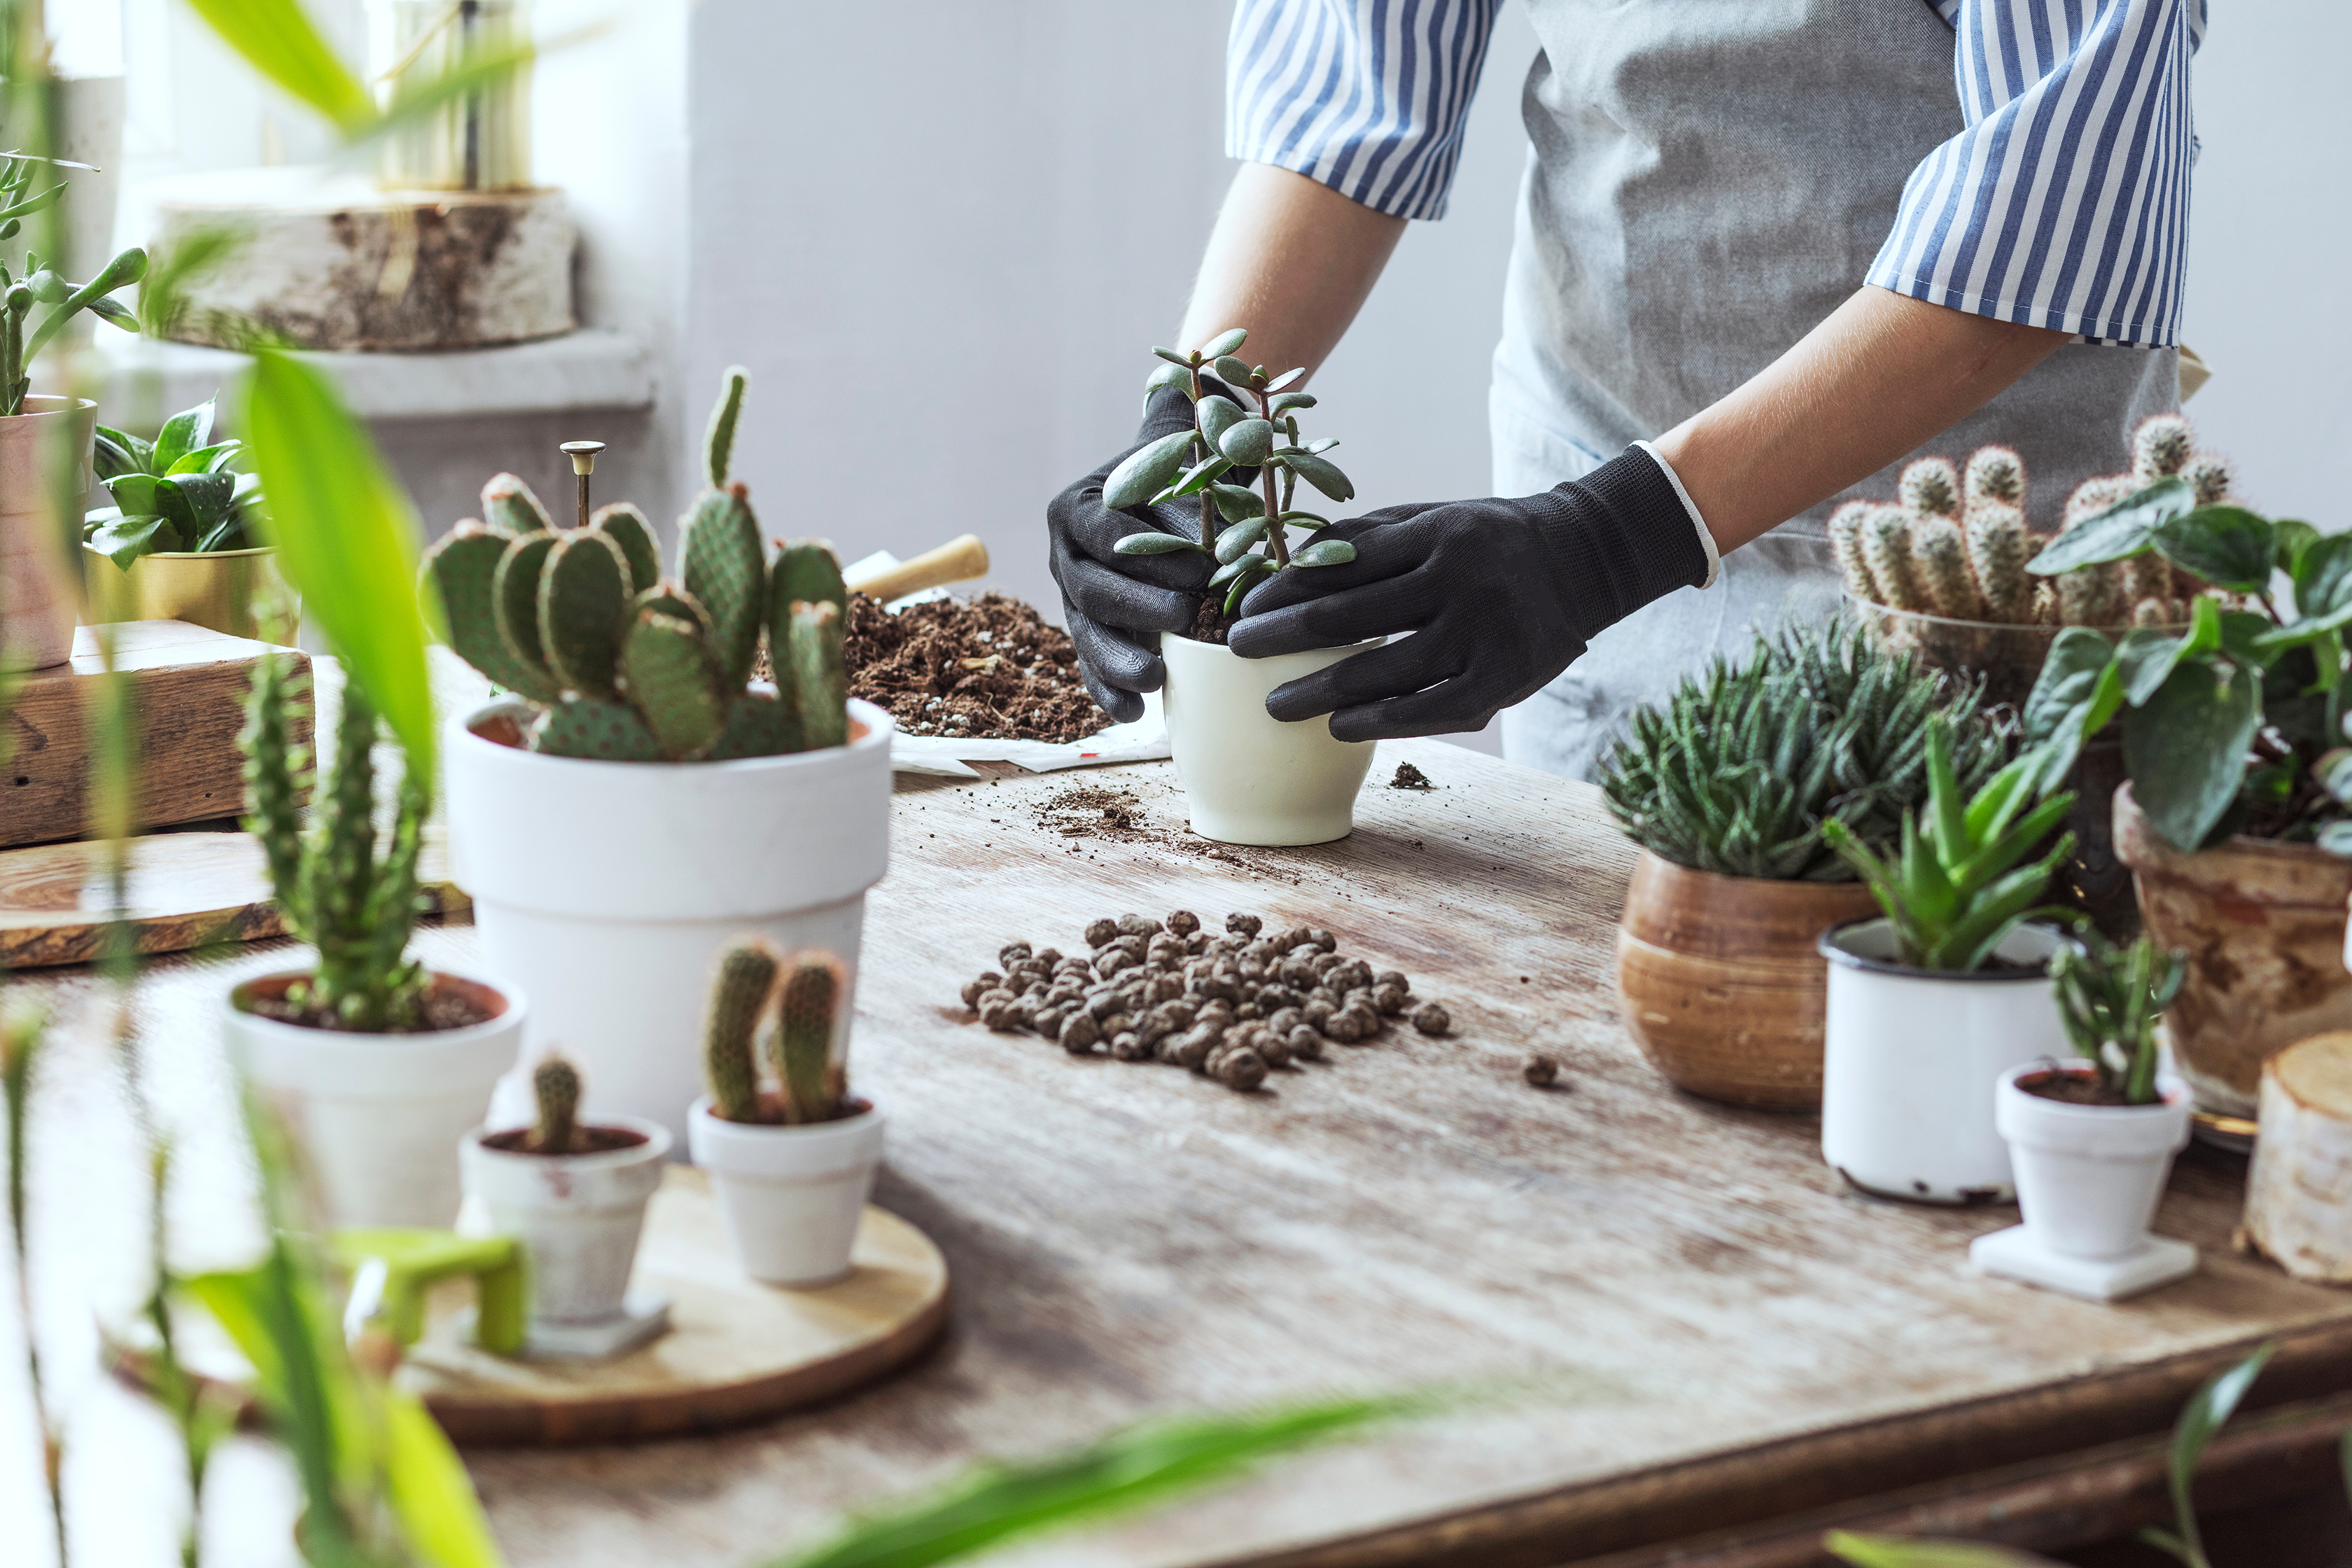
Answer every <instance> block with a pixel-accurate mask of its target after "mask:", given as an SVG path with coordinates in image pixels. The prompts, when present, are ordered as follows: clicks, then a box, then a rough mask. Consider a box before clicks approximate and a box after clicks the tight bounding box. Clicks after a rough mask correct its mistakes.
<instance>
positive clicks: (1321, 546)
mask: <svg viewBox="0 0 2352 1568" xmlns="http://www.w3.org/2000/svg"><path fill="white" fill-rule="evenodd" d="M1248 336H1249V334H1248V333H1247V332H1246V331H1243V330H1242V329H1241V328H1238V327H1236V328H1234V329H1232V330H1230V331H1223V332H1220V333H1219V334H1218V335H1217V336H1216V337H1214V338H1213V339H1212V340H1210V341H1209V342H1207V343H1204V344H1203V345H1202V346H1201V347H1200V348H1198V349H1195V350H1193V351H1192V353H1177V352H1176V351H1175V350H1174V349H1163V348H1155V349H1153V350H1152V351H1151V352H1152V353H1155V354H1158V355H1159V356H1160V358H1161V359H1162V360H1165V361H1166V362H1168V363H1164V364H1162V365H1161V366H1160V368H1159V369H1158V370H1156V371H1154V372H1153V373H1152V374H1151V377H1150V380H1149V381H1148V382H1147V383H1146V384H1145V385H1144V395H1145V396H1146V397H1147V398H1149V397H1150V396H1151V395H1153V394H1154V393H1156V392H1159V391H1160V389H1162V388H1172V389H1173V390H1175V391H1178V392H1181V393H1182V394H1183V395H1185V396H1186V397H1189V398H1190V399H1192V405H1193V424H1192V428H1191V429H1189V430H1179V431H1177V432H1175V433H1174V434H1172V435H1169V436H1163V437H1160V439H1159V440H1157V441H1153V442H1150V444H1148V445H1146V446H1143V447H1139V448H1137V449H1136V450H1135V451H1134V452H1132V453H1130V454H1129V456H1128V457H1127V458H1126V460H1124V461H1123V462H1121V463H1120V464H1119V465H1118V467H1117V468H1113V469H1112V470H1111V471H1110V474H1109V476H1108V478H1107V479H1105V480H1104V481H1103V504H1104V505H1105V506H1108V507H1110V508H1112V509H1113V510H1122V509H1125V508H1129V507H1139V506H1150V507H1155V508H1156V507H1161V506H1166V505H1169V504H1171V503H1172V502H1175V501H1177V500H1181V499H1182V498H1184V497H1187V496H1191V497H1196V498H1198V505H1199V508H1200V518H1199V524H1198V527H1197V528H1196V529H1194V530H1192V531H1191V532H1187V533H1179V532H1171V531H1165V530H1152V531H1145V532H1140V533H1132V534H1129V535H1128V536H1127V537H1126V538H1125V539H1122V540H1120V541H1119V542H1118V551H1119V552H1120V553H1121V554H1125V555H1165V554H1171V553H1174V552H1182V551H1197V552H1202V553H1205V554H1211V555H1213V556H1215V557H1216V561H1217V570H1216V572H1215V573H1214V574H1213V575H1212V576H1211V577H1210V579H1209V593H1210V595H1211V598H1210V600H1209V601H1208V603H1207V604H1206V605H1203V614H1202V619H1201V622H1200V623H1199V624H1197V625H1196V626H1194V627H1193V628H1192V631H1191V632H1163V633H1161V634H1160V658H1161V660H1162V662H1163V663H1164V664H1165V665H1166V667H1167V672H1168V679H1167V685H1166V687H1165V689H1164V697H1163V702H1164V704H1165V709H1166V712H1167V716H1168V744H1169V749H1170V751H1171V752H1172V753H1173V755H1174V757H1175V760H1176V773H1177V776H1178V777H1179V778H1180V779H1181V780H1182V781H1183V784H1184V794H1185V795H1186V797H1187V799H1188V801H1189V802H1190V804H1191V806H1192V831H1193V832H1195V833H1198V834H1200V835H1202V837H1208V838H1215V839H1220V840H1222V841H1223V842H1225V843H1228V844H1258V845H1294V844H1323V843H1328V842H1329V841H1330V840H1332V839H1335V838H1344V837H1347V836H1348V834H1349V832H1350V831H1351V830H1352V829H1353V827H1354V826H1355V801H1356V792H1357V791H1358V790H1359V789H1360V788H1361V787H1362V786H1363V783H1364V774H1365V773H1367V772H1368V771H1369V770H1370V767H1371V765H1372V752H1373V750H1374V748H1375V746H1376V745H1377V744H1378V742H1371V741H1341V740H1339V739H1336V738H1335V737H1334V736H1333V735H1332V733H1331V722H1330V720H1329V718H1328V716H1318V717H1317V718H1313V719H1308V720H1305V721H1299V722H1297V723H1284V722H1282V721H1278V720H1276V719H1275V718H1274V717H1273V716H1272V715H1270V714H1269V713H1267V712H1266V710H1265V699H1266V696H1267V694H1268V693H1269V692H1271V691H1272V690H1273V689H1275V688H1276V687H1277V686H1279V685H1281V684H1282V683H1283V682H1285V681H1286V680H1296V679H1299V678H1300V677H1302V676H1307V675H1312V674H1313V673H1315V672H1316V671H1317V670H1318V669H1324V668H1328V667H1329V666H1331V665H1333V664H1336V663H1338V662H1339V660H1341V659H1343V658H1347V657H1349V655H1350V654H1354V653H1360V652H1361V651H1363V650H1364V649H1366V648H1370V647H1379V646H1380V639H1377V638H1376V639H1374V640H1373V641H1370V642H1365V643H1358V644H1354V645H1352V646H1350V647H1334V648H1316V649H1312V650H1309V651H1307V652H1303V653H1294V654H1284V655H1280V656H1277V657H1276V658H1241V657H1240V656H1239V655H1237V654H1235V653H1234V652H1233V651H1232V650H1231V649H1230V648H1228V647H1225V646H1224V642H1223V635H1224V628H1225V626H1228V625H1230V624H1231V621H1232V617H1233V616H1234V611H1235V610H1236V609H1238V608H1239V607H1240V605H1241V602H1242V597H1243V595H1245V594H1247V593H1248V592H1249V591H1250V590H1251V589H1252V588H1254V587H1255V586H1256V585H1257V584H1260V583H1262V582H1264V581H1265V580H1266V579H1267V578H1268V577H1270V576H1272V575H1274V574H1276V573H1277V572H1285V571H1289V570H1291V569H1292V568H1295V567H1307V568H1312V567H1318V566H1337V565H1339V564H1340V563H1343V562H1348V561H1352V560H1354V559H1355V558H1356V547H1355V546H1354V545H1352V544H1350V543H1349V542H1347V541H1345V540H1342V539H1320V540H1316V541H1313V542H1309V543H1307V544H1304V545H1301V546H1300V547H1299V548H1297V550H1293V549H1292V548H1291V546H1290V532H1289V531H1290V530H1291V529H1293V528H1305V529H1310V530H1311V529H1319V528H1324V527H1328V525H1329V523H1330V519H1328V518H1326V517H1320V516H1318V515H1317V514H1316V513H1314V512H1311V511H1303V510H1297V508H1295V507H1294V506H1293V505H1292V502H1293V501H1294V500H1296V499H1297V488H1298V481H1299V480H1300V479H1305V480H1306V481H1307V483H1308V484H1309V485H1311V486H1313V487H1314V488H1315V489H1318V490H1320V491H1322V492H1323V494H1325V495H1327V496H1328V497H1330V498H1331V499H1332V500H1337V501H1345V500H1353V499H1354V497H1355V494H1356V489H1355V486H1354V484H1353V483H1352V482H1350V481H1349V478H1348V476H1347V475H1346V474H1344V473H1341V472H1340V471H1339V467H1338V465H1336V464H1334V463H1333V462H1331V461H1330V459H1329V458H1326V457H1324V456H1323V454H1324V453H1326V452H1328V451H1329V450H1330V449H1331V448H1332V447H1336V446H1338V445H1339V443H1338V442H1337V441H1333V440H1329V439H1325V440H1319V441H1310V442H1303V443H1302V442H1301V441H1300V439H1299V435H1298V411H1299V410H1300V409H1304V408H1312V407H1314V406H1315V399H1314V397H1313V396H1312V395H1309V394H1307V393H1304V392H1286V391H1284V390H1283V389H1284V388H1285V387H1286V386H1288V385H1290V384H1292V383H1294V382H1296V381H1297V380H1298V378H1299V377H1300V376H1302V375H1304V374H1307V373H1306V371H1305V370H1303V369H1300V370H1290V371H1286V372H1284V373H1283V374H1280V375H1270V374H1267V372H1266V369H1265V366H1264V365H1251V364H1249V363H1246V362H1245V361H1243V360H1240V359H1236V358H1234V353H1235V352H1236V351H1237V350H1239V349H1240V348H1241V346H1242V344H1243V343H1244V342H1245V341H1247V339H1248ZM1209 375H1214V376H1215V377H1217V379H1218V381H1219V382H1221V383H1222V385H1216V384H1210V383H1209V382H1208V381H1207V380H1206V379H1205V378H1206V377H1207V376H1209ZM1253 401H1254V402H1255V408H1254V409H1253V408H1252V407H1251V406H1249V405H1250V404H1251V403H1252V402H1253ZM1277 443H1279V444H1277ZM1252 468H1254V469H1255V470H1256V476H1257V488H1256V489H1251V488H1249V487H1248V486H1246V485H1238V484H1234V483H1231V482H1229V481H1228V480H1227V479H1226V476H1227V475H1229V474H1231V473H1232V472H1234V470H1236V469H1252ZM1219 595H1222V597H1219ZM1194 634H1200V635H1198V636H1196V635H1194Z"/></svg>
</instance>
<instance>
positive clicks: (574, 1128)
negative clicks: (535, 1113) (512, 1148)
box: [530, 1052, 582, 1154]
mask: <svg viewBox="0 0 2352 1568" xmlns="http://www.w3.org/2000/svg"><path fill="white" fill-rule="evenodd" d="M530 1097H531V1099H532V1100H533V1101H535V1102H536V1103H537V1106H538V1110H539V1120H538V1121H536V1122H534V1123H532V1125H531V1130H530V1151H531V1152H532V1153H534V1154H576V1153H579V1152H582V1150H581V1142H582V1140H581V1137H580V1069H579V1068H575V1067H573V1066H572V1064H571V1063H570V1062H569V1061H567V1060H565V1059H564V1058H562V1057H560V1056H557V1055H555V1054H554V1053H553V1052H550V1053H548V1055H546V1056H545V1057H542V1058H540V1063H539V1065H538V1066H537V1067H535V1068H532V1069H531V1072H530Z"/></svg>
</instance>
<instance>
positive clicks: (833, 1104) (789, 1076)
mask: <svg viewBox="0 0 2352 1568" xmlns="http://www.w3.org/2000/svg"><path fill="white" fill-rule="evenodd" d="M844 989H845V987H844V985H843V977H842V970H841V964H840V963H839V961H837V960H835V958H834V957H833V956H832V955H830V954H828V953H822V952H802V953H795V954H793V958H792V960H791V962H790V963H789V964H788V966H787V967H786V969H785V971H784V978H783V983H782V985H780V986H779V987H778V988H777V992H776V1031H775V1034H774V1036H773V1037H772V1047H773V1049H774V1052H775V1067H776V1079H777V1082H778V1084H779V1085H780V1086H781V1087H782V1100H783V1111H784V1120H785V1121H787V1122H788V1123H792V1124H793V1125H796V1126H797V1125H801V1124H804V1123H807V1122H814V1121H832V1120H834V1119H835V1117H837V1116H839V1115H840V1114H841V1113H842V1109H843V1106H842V1101H843V1099H844V1097H845V1084H844V1082H843V1074H842V1071H841V1068H839V1067H838V1066H837V1065H836V1064H835V1062H834V1060H833V1037H834V1027H835V1017H836V1016H837V1014H838V1012H839V1009H840V1006H841V1002H842V993H843V991H844Z"/></svg>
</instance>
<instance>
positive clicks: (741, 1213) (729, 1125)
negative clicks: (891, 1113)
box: [687, 1095, 882, 1285]
mask: <svg viewBox="0 0 2352 1568" xmlns="http://www.w3.org/2000/svg"><path fill="white" fill-rule="evenodd" d="M687 1142H688V1147H689V1148H690V1149H691V1151H692V1152H693V1156H694V1163H696V1164H698V1165H699V1166H701V1167H702V1168H703V1169H704V1170H705V1171H707V1172H709V1174H710V1187H711V1191H712V1192H713V1193H714V1194H716V1195H717V1197H718V1199H719V1215H720V1217H721V1218H722V1219H724V1220H725V1221H726V1224H727V1235H728V1237H729V1238H730V1240H732V1241H733V1242H734V1244H735V1256H736V1257H737V1258H740V1259H741V1261H742V1264H743V1272H744V1273H746V1274H749V1275H750V1276H751V1278H752V1279H758V1280H761V1281H762V1282H763V1283H765V1284H769V1285H824V1284H829V1283H831V1282H832V1281H833V1280H835V1279H840V1278H841V1277H842V1276H844V1275H845V1274H847V1273H848V1272H849V1254H850V1250H851V1248H852V1247H855V1246H856V1242H857V1222H858V1220H859V1218H860V1217H861V1216H862V1215H864V1214H865V1213H866V1198H867V1197H868V1196H870V1195H871V1194H872V1193H873V1191H874V1169H875V1167H876V1166H877V1165H879V1164H880V1163H882V1112H881V1111H879V1110H876V1109H875V1108H874V1107H873V1106H871V1105H868V1106H867V1107H866V1109H865V1110H861V1111H859V1112H858V1113H857V1114H856V1115H855V1116H845V1117H843V1118H841V1119H840V1120H839V1121H820V1122H816V1123H814V1124H812V1125H810V1126H806V1127H775V1126H757V1125H751V1124H748V1123H745V1122H740V1121H728V1120H726V1119H725V1118H724V1117H721V1116H719V1115H717V1114H715V1113H714V1112H713V1111H712V1110H711V1109H710V1099H709V1096H708V1095H705V1096H704V1097H703V1098H701V1099H699V1100H696V1101H695V1102H694V1108H693V1110H690V1111H689V1112H688V1115H687Z"/></svg>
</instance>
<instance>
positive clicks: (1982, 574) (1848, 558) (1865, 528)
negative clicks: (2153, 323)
mask: <svg viewBox="0 0 2352 1568" xmlns="http://www.w3.org/2000/svg"><path fill="white" fill-rule="evenodd" d="M2176 475H2177V476H2179V477H2180V478H2182V479H2187V480H2188V481H2189V484H2190V485H2191V486H2192V487H2193V488H2194V489H2195V490H2196V494H2197V499H2198V502H2199V504H2200V505H2204V504H2209V503H2211V502H2215V501H2219V500H2224V499H2226V498H2227V496H2228V494H2229V490H2230V472H2229V468H2228V466H2227V465H2226V464H2225V463H2223V462H2222V461H2221V458H2217V457H2214V456H2213V455H2211V454H2210V453H2204V452H2200V451H2198V450H2197V449H2196V440H2195V437H2194V435H2193V434H2192V433H2191V431H2190V430H2189V424H2188V422H2187V421H2186V420H2184V419H2182V418H2181V417H2180V416H2179V415H2177V414H2165V415H2158V416H2155V417H2153V418H2150V419H2148V420H2147V421H2145V422H2143V423H2142V424H2141V426H2140V427H2139V430H2138V432H2137V435H2135V437H2133V441H2132V467H2131V470H2130V471H2129V472H2127V473H2121V474H2113V475H2107V476H2105V477H2103V478H2099V479H2087V480H2085V481H2084V482H2083V483H2082V484H2081V485H2079V486H2077V487H2076V489H2075V490H2074V494H2073V495H2072V496H2071V497H2069V498H2068V500H2067V501H2066V505H2065V509H2064V511H2063V514H2062V516H2061V519H2060V524H2059V527H2058V529H2057V530H2056V531H2055V532H2051V533H2044V532H2041V531H2036V530H2035V529H2034V528H2033V527H2032V524H2031V523H2030V522H2029V521H2028V518H2027V510H2026V502H2027V497H2026V475H2025V467H2024V464H2023V463H2022V462H2021V461H2020V460H2019V458H2018V456H2017V454H2016V453H2015V452H2013V451H2011V450H2010V449H2009V448H2008V447H1980V448H1979V449H1978V451H1977V452H1976V453H1975V455H1974V456H1972V457H1971V458H1969V461H1968V464H1967V467H1966V469H1965V471H1963V470H1960V469H1956V468H1954V467H1953V466H1952V464H1951V463H1950V462H1948V460H1946V459H1944V458H1920V459H1919V460H1918V461H1917V462H1915V463H1913V464H1912V465H1911V466H1910V467H1909V468H1906V469H1904V471H1903V477H1902V481H1901V484H1900V487H1899V491H1898V494H1897V497H1896V499H1895V500H1893V501H1873V500H1855V501H1848V502H1847V503H1846V504H1845V505H1844V506H1843V507H1841V508H1839V509H1838V510H1837V512H1836V514H1835V515H1834V516H1832V518H1831V519H1830V530H1829V531H1830V547H1831V550H1832V553H1833V554H1834V555H1835V557H1836V560H1837V565H1838V572H1839V575H1840V577H1841V578H1842V579H1843V586H1844V591H1845V595H1846V597H1847V598H1848V599H1849V600H1851V601H1853V606H1854V611H1855V614H1856V615H1857V616H1858V617H1859V618H1860V619H1861V620H1862V621H1863V623H1864V625H1866V626H1869V627H1870V628H1871V629H1872V631H1873V632H1874V635H1875V636H1876V637H1878V639H1879V641H1880V642H1881V643H1882V644H1884V645H1885V647H1888V648H1890V649H1898V650H1902V651H1905V652H1909V653H1912V654H1915V655H1916V656H1917V657H1918V658H1920V659H1921V660H1922V661H1923V662H1925V663H1927V664H1929V665H1932V666H1934V667H1935V668H1939V669H1945V670H1949V671H1951V672H1953V673H1955V674H1963V675H1967V676H1970V677H1973V678H1975V679H1980V680H1981V681H1982V682H1983V683H1984V696H1985V700H1986V701H1987V702H1989V703H2006V704H2008V705H2010V706H2011V707H2018V708H2021V707H2022V706H2023V705H2024V702H2025V699H2026V696H2027V694H2028V693H2030V692H2031V691H2032V689H2033V682H2034V679H2036V677H2038V676H2039V675H2040V674H2041V672H2042V662H2043V660H2044V659H2046V658H2048V656H2049V653H2050V647H2051V644H2052V643H2053V642H2055V641H2056V640H2057V637H2058V634H2059V632H2061V631H2062V630H2063V629H2064V628H2065V627H2067V626H2090V627H2094V628H2096V629H2099V630H2103V631H2108V632H2114V633H2120V632H2123V631H2127V630H2129V629H2131V628H2132V627H2135V626H2151V627H2158V628H2179V627H2181V626H2187V625H2188V624H2189V619H2190V615H2189V600H2190V599H2192V598H2194V597H2195V596H2197V595H2200V594H2208V593H2211V592H2213V590H2212V589H2210V588H2209V587H2207V585H2206V584H2203V583H2201V582H2200V581H2198V580H2197V579H2196V578H2194V577H2191V576H2189V574H2186V573H2184V572H2182V571H2180V570H2179V568H2178V567H2176V566H2174V565H2172V564H2171V563H2168V562H2167V561H2166V560H2164V559H2163V558H2162V557H2161V556H2159V555H2157V554H2155V553H2153V552H2150V553H2148V554H2145V555H2140V556H2136V557H2134V558H2132V559H2130V560H2127V561H2118V562H2111V563H2102V564H2099V565H2095V566H2084V567H2079V568H2077V569H2075V570H2074V571H2071V572H2063V573H2057V574H2037V573H2035V572H2034V570H2033V562H2034V560H2035V558H2036V557H2037V556H2039V555H2040V554H2041V553H2042V550H2043V549H2044V548H2045V547H2046V546H2048V545H2049V543H2050V542H2052V541H2053V539H2055V538H2058V537H2060V536H2061V535H2063V534H2064V533H2066V532H2068V531H2072V530H2074V529H2076V528H2079V527H2082V526H2084V525H2085V524H2087V523H2090V522H2093V521H2096V520H2098V519H2101V518H2103V517H2105V516H2106V515H2107V514H2108V513H2110V512H2112V511H2113V510H2116V509H2117V508H2119V507H2122V506H2126V505H2129V504H2132V502H2133V499H2134V498H2135V497H2136V496H2137V494H2138V492H2139V491H2140V490H2142V489H2145V488H2146V487H2147V486H2148V485H2151V484H2154V483H2156V482H2158V480H2161V479H2167V478H2169V477H2172V476H2176Z"/></svg>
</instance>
